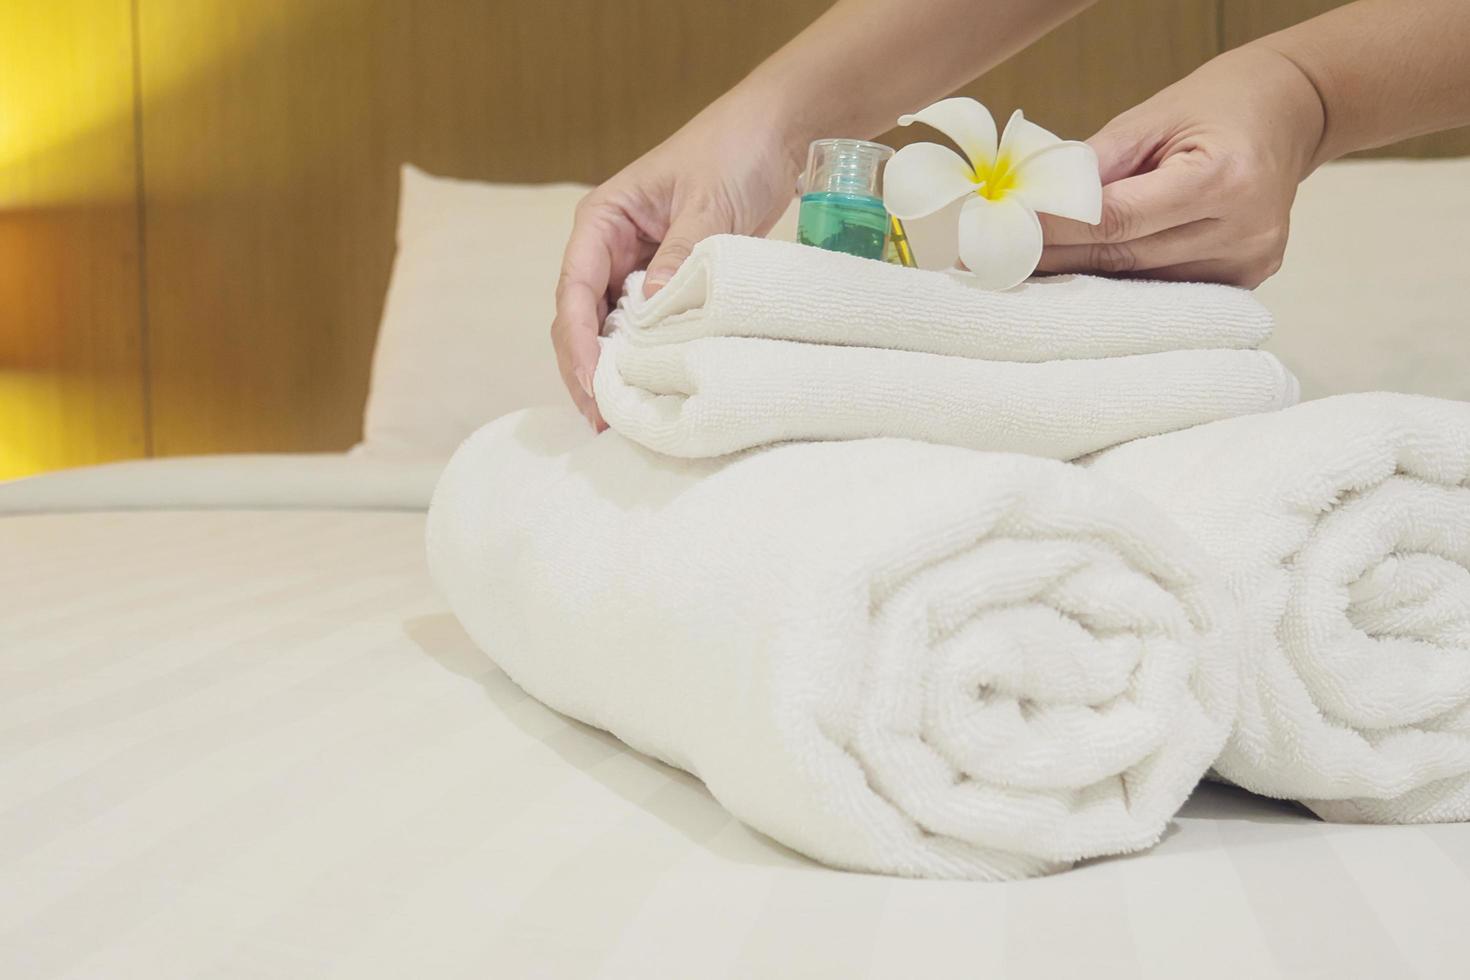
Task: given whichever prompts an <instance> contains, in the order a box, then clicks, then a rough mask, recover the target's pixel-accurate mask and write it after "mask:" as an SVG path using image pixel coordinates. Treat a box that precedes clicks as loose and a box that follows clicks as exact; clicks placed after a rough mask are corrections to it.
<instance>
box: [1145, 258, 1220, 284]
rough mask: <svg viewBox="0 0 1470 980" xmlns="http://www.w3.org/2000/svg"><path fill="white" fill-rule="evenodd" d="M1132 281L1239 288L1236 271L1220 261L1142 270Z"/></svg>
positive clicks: (1204, 260)
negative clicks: (1218, 283)
mask: <svg viewBox="0 0 1470 980" xmlns="http://www.w3.org/2000/svg"><path fill="white" fill-rule="evenodd" d="M1129 278H1131V279H1159V280H1163V281H1165V282H1222V283H1225V284H1226V285H1229V286H1237V285H1239V284H1240V283H1239V282H1237V278H1238V277H1237V276H1236V273H1235V270H1234V269H1233V268H1232V267H1231V266H1230V264H1229V263H1227V262H1224V261H1221V260H1219V259H1203V260H1200V261H1198V262H1181V263H1179V264H1178V265H1170V266H1163V267H1161V268H1158V269H1142V270H1140V271H1138V272H1135V273H1134V274H1133V275H1132V276H1130V277H1129Z"/></svg>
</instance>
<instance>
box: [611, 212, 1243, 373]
mask: <svg viewBox="0 0 1470 980" xmlns="http://www.w3.org/2000/svg"><path fill="white" fill-rule="evenodd" d="M642 277H643V274H642V273H641V272H640V273H634V274H633V275H632V276H630V277H629V280H628V288H627V295H626V297H625V302H624V303H623V304H621V306H622V308H621V310H620V312H619V313H618V315H617V317H616V318H615V320H614V324H615V325H616V326H620V328H621V329H622V330H624V331H625V332H626V333H627V334H628V337H629V339H630V341H631V342H632V343H634V344H639V345H652V344H676V343H683V342H684V341H689V340H698V339H700V338H702V337H760V338H765V339H767V340H796V341H804V342H806V343H815V344H840V345H845V346H852V347H879V348H883V349H885V350H904V351H923V352H926V353H930V354H949V355H953V356H956V357H971V358H982V359H985V360H991V361H1032V362H1037V361H1054V360H1058V359H1064V358H1065V359H1081V358H1095V357H1121V356H1125V355H1129V354H1156V353H1160V352H1163V351H1175V350H1211V349H1217V348H1230V349H1240V350H1245V349H1250V348H1254V347H1259V346H1260V345H1261V344H1262V343H1264V342H1265V341H1266V338H1267V337H1269V336H1270V335H1271V325H1272V324H1271V314H1270V313H1268V312H1267V311H1266V308H1265V307H1264V306H1262V305H1261V304H1260V303H1259V302H1257V301H1256V299H1255V297H1253V296H1252V295H1251V294H1250V293H1249V292H1248V291H1246V290H1243V289H1235V288H1233V287H1230V286H1219V285H1213V284H1208V283H1165V282H1147V281H1142V280H1121V279H1103V278H1098V277H1094V276H1055V277H1052V278H1042V279H1032V280H1029V281H1028V282H1025V283H1023V284H1021V285H1020V286H1017V287H1016V288H1014V289H1009V290H1006V291H1004V292H988V291H986V290H983V289H978V288H976V287H975V285H974V280H973V279H972V278H971V277H970V276H969V275H968V274H966V273H964V272H953V271H951V272H935V271H928V270H922V269H905V268H902V267H900V266H896V265H890V264H887V263H883V262H875V261H873V260H871V259H860V258H856V257H855V256H851V255H844V254H842V253H841V252H829V251H826V250H825V249H820V248H813V247H811V246H809V245H797V244H794V243H791V242H776V241H768V240H766V239H763V238H746V237H742V236H740V235H716V236H714V237H713V238H707V239H705V240H704V241H702V242H700V243H699V244H698V245H696V246H695V247H694V250H693V252H692V253H691V254H690V255H689V257H688V258H687V259H686V260H685V261H684V264H683V265H682V266H681V267H680V268H679V271H678V272H677V273H675V275H674V277H673V279H671V280H670V281H669V282H668V283H667V284H666V285H665V286H664V288H663V289H662V290H660V291H659V292H658V293H655V294H654V296H653V298H652V299H649V300H644V299H643V289H642V282H643V279H642Z"/></svg>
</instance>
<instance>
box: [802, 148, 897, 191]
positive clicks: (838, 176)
mask: <svg viewBox="0 0 1470 980" xmlns="http://www.w3.org/2000/svg"><path fill="white" fill-rule="evenodd" d="M891 156H893V147H891V146H884V145H883V144H882V143H870V142H868V141H867V140H813V141H812V145H811V147H810V148H808V150H807V154H806V172H805V173H803V174H802V175H801V192H802V193H803V194H814V193H819V192H822V191H827V192H830V193H834V194H861V195H864V196H867V197H876V198H882V197H883V164H885V163H887V162H888V158H889V157H891Z"/></svg>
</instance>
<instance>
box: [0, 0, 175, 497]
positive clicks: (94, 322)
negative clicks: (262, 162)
mask: <svg viewBox="0 0 1470 980" xmlns="http://www.w3.org/2000/svg"><path fill="white" fill-rule="evenodd" d="M129 21H130V13H129V2H128V0H7V2H5V3H0V478H5V477H10V476H20V475H24V474H26V473H31V472H35V471H38V470H43V469H52V468H56V467H61V466H72V465H79V464H83V463H94V462H100V461H103V460H109V459H117V458H120V457H128V456H141V455H143V454H144V453H145V451H146V449H147V446H146V439H145V428H146V422H145V404H144V380H143V375H142V370H143V352H142V343H143V336H142V318H141V314H140V306H139V294H138V261H139V249H138V215H137V204H136V189H137V170H136V164H137V158H136V156H135V153H134V143H133V47H132V32H131V28H130V23H129Z"/></svg>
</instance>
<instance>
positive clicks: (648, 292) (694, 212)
mask: <svg viewBox="0 0 1470 980" xmlns="http://www.w3.org/2000/svg"><path fill="white" fill-rule="evenodd" d="M734 230H735V229H734V228H733V227H732V225H731V221H730V219H729V218H727V217H725V216H723V215H722V214H720V212H719V211H718V210H717V209H716V208H714V207H712V206H709V205H704V206H698V207H687V208H685V209H684V210H682V211H680V212H679V213H678V214H676V215H674V220H673V221H671V222H669V230H668V233H667V234H665V235H664V240H663V242H661V243H660V244H659V247H658V251H657V252H655V253H653V260H652V261H650V262H649V263H648V274H647V275H646V276H644V278H643V296H644V298H645V299H647V298H648V297H650V296H652V295H653V294H654V293H656V292H658V291H659V290H660V289H663V288H664V285H665V284H666V283H668V281H669V280H670V279H672V278H674V273H675V272H678V271H679V266H681V265H683V264H684V260H685V259H687V258H688V257H689V253H690V252H692V251H693V250H694V246H695V245H697V244H699V243H700V242H701V241H703V240H704V239H706V238H708V237H709V236H711V235H719V234H723V233H726V232H731V231H734Z"/></svg>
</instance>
